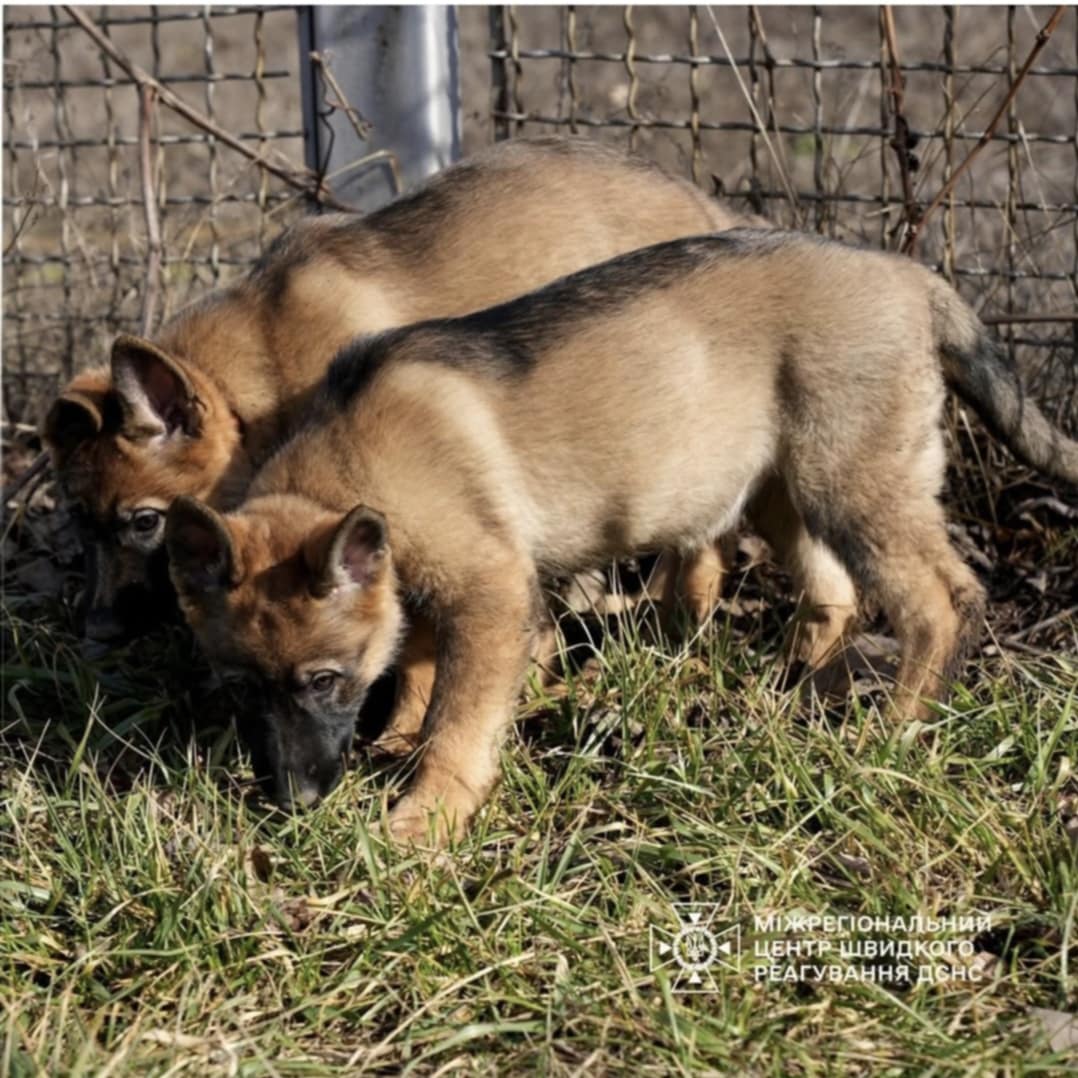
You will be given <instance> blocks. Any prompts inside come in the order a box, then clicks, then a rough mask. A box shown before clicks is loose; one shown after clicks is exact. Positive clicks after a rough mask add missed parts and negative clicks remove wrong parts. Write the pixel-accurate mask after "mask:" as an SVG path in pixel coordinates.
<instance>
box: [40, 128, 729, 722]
mask: <svg viewBox="0 0 1078 1078" xmlns="http://www.w3.org/2000/svg"><path fill="white" fill-rule="evenodd" d="M741 220H742V219H740V218H737V217H735V216H734V215H733V214H732V213H730V212H729V211H727V210H726V209H724V208H723V207H721V206H720V205H718V204H717V203H715V202H714V201H713V200H711V199H709V198H707V197H706V196H705V195H704V194H703V193H702V192H700V191H699V190H698V189H697V188H695V187H693V186H692V185H691V184H688V183H686V182H683V181H681V180H677V179H674V178H672V177H670V176H668V175H666V174H665V173H664V172H662V171H661V170H659V169H658V168H657V167H655V166H654V165H652V164H650V163H649V162H647V161H645V160H642V159H637V158H633V157H628V156H625V155H624V154H622V153H619V152H617V151H615V150H611V149H608V148H605V147H603V146H601V145H599V144H596V143H592V142H588V141H585V140H578V139H565V138H539V139H526V140H517V141H513V142H509V143H503V144H501V145H499V146H497V147H495V148H493V149H491V150H489V151H488V152H486V153H483V154H480V155H477V156H476V157H473V158H471V159H470V160H468V161H465V162H463V163H461V164H459V165H457V166H455V167H453V168H450V169H448V170H447V171H446V172H444V173H442V174H441V175H439V176H438V177H436V178H435V179H433V180H432V181H431V182H430V183H428V184H427V185H426V186H425V187H424V188H422V189H421V190H420V191H418V192H417V193H415V194H413V195H410V196H408V197H405V198H402V199H399V200H398V201H396V202H394V203H392V204H391V205H389V206H387V207H385V208H384V209H382V210H380V211H378V212H376V213H373V214H371V215H369V216H367V217H359V216H358V215H357V216H350V215H340V214H338V215H326V216H322V217H315V218H309V219H307V220H305V221H303V222H302V223H300V224H298V225H296V226H295V227H293V228H291V229H290V230H288V231H287V232H285V233H284V234H283V235H282V236H281V237H280V238H279V239H278V240H277V241H276V242H275V243H274V245H273V246H272V247H271V249H270V250H269V251H268V252H267V254H266V255H265V257H264V258H263V259H262V260H261V261H260V262H259V263H258V264H257V265H256V266H255V267H254V268H253V270H252V271H251V273H250V274H249V275H248V276H246V277H245V278H244V279H242V280H241V281H239V282H238V283H237V284H234V285H232V286H231V287H229V288H226V289H224V290H223V291H220V292H217V293H214V294H212V295H210V296H208V297H207V298H205V299H203V300H201V301H200V302H197V303H195V304H193V305H192V306H190V307H188V308H186V309H185V310H184V311H182V312H180V313H179V314H178V315H177V316H176V317H174V318H173V319H172V320H171V321H170V322H168V323H167V324H166V325H165V326H164V327H163V328H162V329H161V331H160V332H159V333H158V334H157V335H156V337H155V338H154V339H153V340H152V341H150V340H144V339H141V338H137V337H130V336H122V337H120V338H119V339H117V341H116V342H115V344H114V346H113V349H112V356H111V365H110V367H109V368H99V369H94V370H88V371H86V372H84V373H82V374H80V375H78V376H77V377H76V378H75V379H74V380H73V381H72V382H71V384H70V385H69V386H68V387H67V388H66V389H65V390H64V391H63V392H62V393H61V394H60V396H59V398H58V399H57V400H56V402H55V403H54V404H53V405H52V408H51V410H50V411H49V413H48V417H47V418H46V420H45V424H44V437H45V441H46V443H47V445H48V446H49V448H50V450H51V454H52V458H53V462H54V465H55V468H56V472H57V476H58V479H59V484H60V488H61V490H63V491H64V492H65V493H66V495H67V498H68V500H69V502H70V503H71V504H72V505H73V507H74V508H75V510H76V512H77V514H78V516H79V517H80V518H81V519H82V521H83V522H84V524H85V526H86V531H87V533H88V542H87V545H88V547H89V548H90V550H91V553H92V554H93V555H94V556H93V558H92V563H95V564H96V572H92V574H91V580H90V587H91V590H92V600H91V602H90V608H89V613H88V616H87V618H86V634H87V636H88V637H89V638H90V639H91V640H92V641H96V642H99V643H101V642H110V641H115V640H117V639H119V638H121V637H123V636H125V635H128V634H130V633H131V632H132V631H137V630H138V629H141V628H145V627H147V623H152V622H153V621H154V620H155V618H156V617H158V616H160V613H161V612H162V611H163V610H165V609H167V608H168V606H169V605H170V603H171V598H170V594H171V588H170V587H168V577H167V569H166V567H165V559H164V549H163V540H164V514H165V511H166V509H167V508H168V506H169V503H170V502H171V501H172V499H173V498H175V497H177V496H178V495H180V494H187V495H193V496H196V497H199V498H202V499H204V500H205V501H206V502H207V503H208V504H210V505H212V506H214V507H216V508H219V509H225V508H228V507H229V506H232V505H235V504H236V503H237V502H238V501H239V500H240V498H241V497H242V495H243V494H244V492H245V491H246V489H247V486H248V484H249V483H250V481H251V478H252V476H253V475H254V473H255V471H256V470H257V469H258V468H259V467H260V466H261V464H262V463H263V462H264V461H265V460H266V459H267V457H268V456H269V455H270V452H271V451H272V450H273V448H275V447H276V446H277V445H279V444H280V443H281V441H282V440H283V439H285V438H286V437H287V436H288V434H289V433H290V432H291V431H292V430H293V429H294V428H295V426H296V425H297V423H298V422H299V421H300V420H302V419H303V418H304V417H305V416H306V414H307V412H308V410H309V408H310V406H311V399H312V397H311V394H312V390H313V387H314V386H315V384H316V383H317V382H318V380H319V379H320V378H321V377H322V375H324V373H325V370H326V367H327V365H328V364H329V361H330V359H332V357H333V355H334V354H335V352H336V351H337V350H338V349H339V348H340V347H342V346H343V345H344V344H345V343H346V342H348V341H350V340H352V339H353V338H354V337H356V336H357V335H359V334H364V333H373V332H377V331H379V330H383V329H386V328H388V327H391V326H399V325H402V324H404V323H408V322H415V321H419V320H421V319H425V318H434V317H441V316H446V315H452V314H462V313H466V312H468V311H473V310H476V309H478V308H481V307H485V306H487V305H490V304H492V303H496V302H499V301H501V300H505V299H508V298H509V297H511V296H514V295H518V294H520V293H522V292H526V291H527V290H529V289H531V288H535V287H537V286H538V285H540V284H543V283H546V282H547V281H550V280H553V279H554V278H556V277H559V276H561V275H563V274H565V273H569V272H571V271H573V270H576V269H580V268H582V267H584V266H587V265H590V264H592V263H594V262H599V261H601V260H603V259H605V258H609V257H611V256H612V255H615V254H618V253H621V252H624V251H629V250H632V249H634V248H637V247H642V246H644V245H646V244H649V243H654V242H656V241H659V240H663V239H669V238H673V237H676V236H684V235H690V234H693V233H697V232H701V231H710V230H712V229H722V228H726V227H729V226H730V225H732V224H735V223H738V222H739V221H741ZM693 572H699V573H711V572H713V567H712V566H711V565H710V564H709V563H708V561H707V560H706V559H703V560H701V562H700V564H699V566H694V567H692V568H691V570H690V576H691V574H692V573H693ZM162 584H163V585H164V586H165V590H163V589H162V587H161V585H162ZM709 588H710V589H711V590H714V589H713V587H712V585H711V583H709V582H706V581H705V582H703V583H702V584H700V585H698V586H697V590H701V589H703V590H708V589H709ZM432 646H433V644H432V640H431V634H430V632H429V631H426V627H425V626H424V625H423V624H422V622H421V621H417V622H416V623H414V626H413V633H412V634H411V636H410V637H409V646H408V648H407V649H406V651H405V653H404V655H403V656H402V659H403V663H404V666H405V668H406V676H405V679H404V681H405V683H411V684H412V685H413V687H414V689H415V692H414V693H413V694H412V695H413V696H415V695H416V694H418V696H417V697H416V699H417V703H416V705H415V707H416V709H417V711H418V713H417V714H415V715H413V716H412V717H411V719H410V721H409V722H404V727H408V726H410V727H413V728H418V725H419V723H420V722H421V720H422V715H423V712H424V710H425V706H426V697H425V696H424V695H423V693H424V690H423V683H424V681H427V682H429V680H430V679H431V678H432V677H433V652H432ZM427 687H428V689H429V685H428V686H427ZM402 721H403V716H402Z"/></svg>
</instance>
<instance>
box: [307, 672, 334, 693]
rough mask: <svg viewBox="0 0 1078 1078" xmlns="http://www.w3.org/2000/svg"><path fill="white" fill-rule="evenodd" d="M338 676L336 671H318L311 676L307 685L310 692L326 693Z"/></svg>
mask: <svg viewBox="0 0 1078 1078" xmlns="http://www.w3.org/2000/svg"><path fill="white" fill-rule="evenodd" d="M340 676H341V675H340V674H338V673H337V671H336V670H318V671H316V672H315V673H313V674H311V680H310V681H308V682H307V685H308V687H309V688H310V689H311V691H312V692H328V691H329V690H330V689H332V688H333V685H334V683H335V682H336V680H337V678H339V677H340Z"/></svg>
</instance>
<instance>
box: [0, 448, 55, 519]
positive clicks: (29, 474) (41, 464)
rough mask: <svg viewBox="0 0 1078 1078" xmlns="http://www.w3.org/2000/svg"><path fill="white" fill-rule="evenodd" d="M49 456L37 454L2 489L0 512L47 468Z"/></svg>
mask: <svg viewBox="0 0 1078 1078" xmlns="http://www.w3.org/2000/svg"><path fill="white" fill-rule="evenodd" d="M48 463H49V454H48V453H38V455H37V456H36V457H35V458H34V461H33V463H32V464H31V465H30V466H29V467H28V468H27V469H26V470H25V471H24V472H23V473H22V475H20V476H18V477H17V478H16V479H13V480H12V481H11V482H10V483H9V484H8V485H7V486H6V487H4V492H3V494H0V510H4V509H6V508H7V504H8V502H10V501H11V499H12V498H15V497H17V496H18V494H19V492H20V491H21V490H22V489H23V488H24V487H25V486H26V484H27V483H29V482H31V481H32V480H34V479H36V478H37V477H38V476H39V475H40V474H41V473H42V472H43V471H44V470H45V468H46V467H47V466H48Z"/></svg>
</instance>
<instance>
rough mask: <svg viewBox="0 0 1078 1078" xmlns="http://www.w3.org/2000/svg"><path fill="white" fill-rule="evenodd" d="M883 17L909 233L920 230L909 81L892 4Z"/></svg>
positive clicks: (893, 145)
mask: <svg viewBox="0 0 1078 1078" xmlns="http://www.w3.org/2000/svg"><path fill="white" fill-rule="evenodd" d="M880 18H881V19H882V20H883V36H884V40H885V41H886V42H887V62H888V65H889V67H890V69H891V70H890V74H891V81H890V83H889V84H888V87H887V95H888V97H889V98H890V99H891V114H892V116H893V117H894V122H895V130H894V134H893V135H892V136H891V149H892V150H894V151H895V156H896V157H897V158H898V171H899V175H900V176H901V179H902V202H903V205H904V206H905V217H906V227H907V229H909V230H915V229H916V228H917V220H918V208H917V200H916V199H915V198H914V194H913V179H912V176H911V172H912V169H911V168H910V164H911V160H910V151H911V150H912V149H913V147H912V146H911V145H910V125H909V123H908V122H907V121H906V116H905V112H904V111H903V106H904V104H905V100H904V95H905V90H906V80H905V77H904V76H903V74H902V62H901V60H900V58H899V55H898V35H897V33H896V31H895V13H894V11H893V10H892V9H891V6H890V5H889V4H885V5H884V6H883V7H881V8H880Z"/></svg>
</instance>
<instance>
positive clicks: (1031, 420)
mask: <svg viewBox="0 0 1078 1078" xmlns="http://www.w3.org/2000/svg"><path fill="white" fill-rule="evenodd" d="M931 303H932V314H933V325H934V331H935V337H936V347H937V349H938V350H939V354H940V357H941V359H942V361H943V374H944V377H945V378H946V379H947V384H948V385H950V387H951V388H952V389H953V390H954V391H955V392H956V393H957V394H958V395H959V396H960V397H961V398H962V400H964V401H965V402H966V403H967V404H968V405H970V406H971V407H972V408H973V409H974V411H975V412H976V413H977V414H978V415H979V416H980V417H981V419H983V420H984V422H985V425H986V426H987V427H988V429H989V430H990V431H991V432H992V433H993V434H994V435H995V436H996V437H997V438H999V439H1000V441H1002V442H1003V443H1004V445H1006V446H1007V447H1008V448H1009V449H1010V450H1011V452H1012V453H1014V455H1015V456H1016V457H1017V458H1018V459H1019V460H1020V461H1022V462H1023V463H1024V464H1028V465H1029V466H1030V467H1032V468H1036V469H1037V471H1039V472H1043V473H1044V474H1045V475H1048V476H1051V477H1053V478H1054V479H1062V480H1065V481H1066V482H1068V483H1074V484H1076V485H1078V442H1076V441H1074V440H1073V439H1071V438H1068V437H1067V436H1066V435H1065V434H1064V433H1063V432H1062V431H1061V430H1059V429H1058V428H1056V427H1054V426H1053V425H1052V424H1051V423H1050V422H1049V420H1048V419H1047V418H1046V416H1045V415H1044V413H1043V412H1042V411H1041V410H1040V409H1039V408H1038V407H1037V405H1036V404H1035V403H1034V402H1033V401H1032V400H1031V399H1030V398H1029V397H1028V396H1027V395H1026V391H1025V387H1024V386H1023V385H1022V383H1021V381H1020V379H1019V377H1018V372H1017V371H1015V369H1014V367H1013V366H1011V363H1010V361H1009V359H1008V357H1007V355H1006V353H1005V352H1004V351H1003V349H1002V348H1000V347H999V345H998V344H996V343H995V341H993V340H992V338H991V337H989V335H988V331H987V330H986V329H985V327H984V325H983V324H982V323H981V321H980V319H978V318H977V316H976V315H975V314H974V313H973V311H972V310H971V309H970V308H969V307H968V306H967V305H966V304H965V303H964V302H963V301H962V300H961V299H960V298H959V297H958V295H957V294H956V293H955V291H954V290H953V289H952V288H951V287H950V286H949V285H948V284H947V283H946V282H945V281H942V280H940V278H938V277H933V281H932V293H931Z"/></svg>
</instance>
